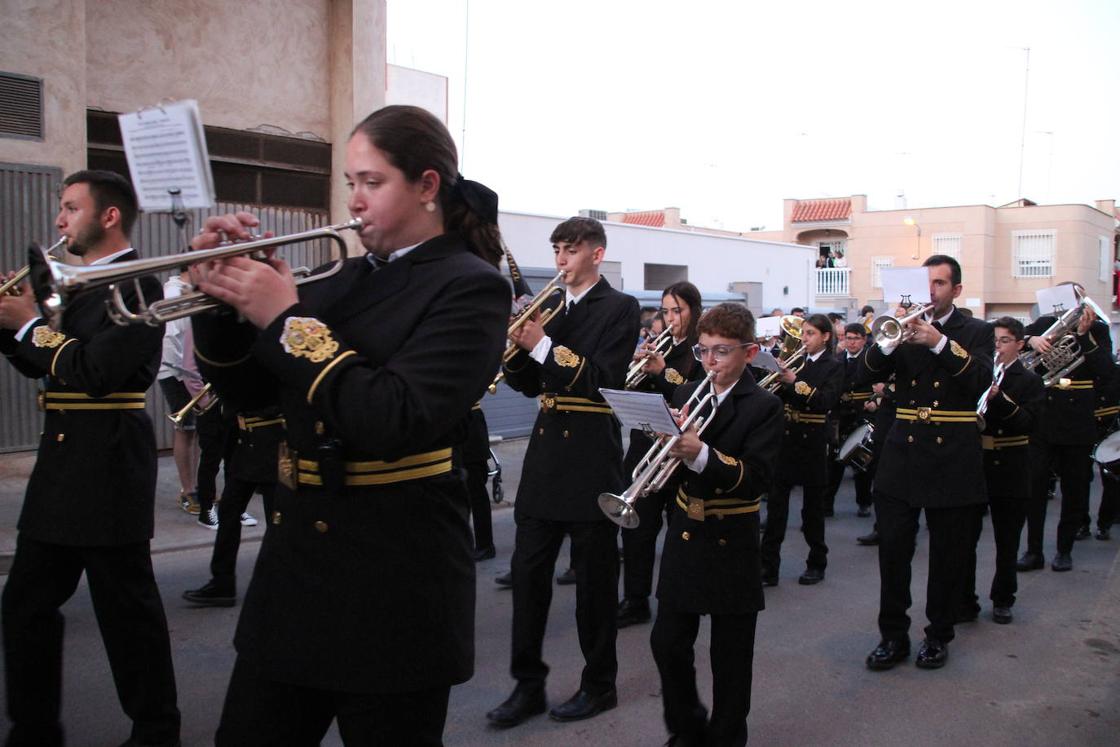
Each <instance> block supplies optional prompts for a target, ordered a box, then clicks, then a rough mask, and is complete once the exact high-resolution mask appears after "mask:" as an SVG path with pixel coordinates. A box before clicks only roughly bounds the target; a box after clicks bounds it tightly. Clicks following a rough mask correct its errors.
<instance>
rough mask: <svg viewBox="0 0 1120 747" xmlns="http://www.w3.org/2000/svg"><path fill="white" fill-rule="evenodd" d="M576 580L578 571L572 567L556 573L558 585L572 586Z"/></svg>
mask: <svg viewBox="0 0 1120 747" xmlns="http://www.w3.org/2000/svg"><path fill="white" fill-rule="evenodd" d="M575 582H576V572H575V571H573V570H572V569H571V568H569V569H568V570H566V571H564V572H563V573H558V574H557V575H556V585H557V586H571V585H572V584H574V583H575Z"/></svg>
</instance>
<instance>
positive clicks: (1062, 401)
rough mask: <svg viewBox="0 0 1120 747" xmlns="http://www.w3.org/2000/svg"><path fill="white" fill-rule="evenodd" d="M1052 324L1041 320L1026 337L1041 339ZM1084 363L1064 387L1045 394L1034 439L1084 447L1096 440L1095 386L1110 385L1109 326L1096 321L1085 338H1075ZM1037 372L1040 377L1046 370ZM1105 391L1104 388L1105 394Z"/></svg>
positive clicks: (1081, 336)
mask: <svg viewBox="0 0 1120 747" xmlns="http://www.w3.org/2000/svg"><path fill="white" fill-rule="evenodd" d="M1054 321H1055V317H1053V316H1040V317H1039V318H1038V319H1035V320H1034V321H1033V322H1031V323H1030V325H1029V326H1028V327H1027V328H1026V330H1025V332H1026V334H1027V335H1028V336H1031V335H1040V334H1042V333H1043V332H1045V331H1046V330H1047V328H1049V327H1050V325H1051V324H1053V323H1054ZM1075 338H1076V339H1077V344H1078V346H1079V347H1080V348H1081V354H1082V355H1084V356H1085V362H1084V363H1082V364H1081V365H1080V366H1078V367H1077V368H1075V369H1073V371H1071V372H1070V373H1069V374H1068V375H1067V377H1066V378H1068V379H1069V381H1068V384H1067V385H1066V386H1062V385H1061V384H1055V385H1053V386H1051V387H1048V388H1047V390H1046V402H1045V403H1044V406H1043V408H1042V414H1041V415H1040V417H1039V420H1038V427H1037V428H1036V430H1035V437H1036V438H1037V439H1039V440H1040V441H1044V442H1046V443H1052V444H1065V445H1074V444H1078V445H1087V444H1092V443H1094V442H1095V441H1096V440H1097V421H1096V410H1097V409H1098V403H1097V396H1098V390H1097V383H1098V382H1102V383H1103V382H1106V381H1107V382H1110V383H1111V381H1112V378H1113V375H1114V370H1115V367H1114V365H1113V363H1112V335H1111V334H1109V331H1108V325H1107V324H1105V323H1104V322H1102V321H1100V320H1097V321H1094V322H1093V324H1092V326H1091V327H1090V328H1089V331H1088V332H1086V333H1085V334H1084V335H1075ZM1036 372H1037V373H1038V374H1039V375H1040V376H1041V375H1044V374H1045V372H1046V368H1045V367H1039V368H1038V369H1036ZM1107 389H1108V387H1106V390H1107Z"/></svg>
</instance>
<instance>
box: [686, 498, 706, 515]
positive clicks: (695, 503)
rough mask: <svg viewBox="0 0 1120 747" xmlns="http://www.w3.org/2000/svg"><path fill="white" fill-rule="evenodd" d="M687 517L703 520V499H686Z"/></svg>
mask: <svg viewBox="0 0 1120 747" xmlns="http://www.w3.org/2000/svg"><path fill="white" fill-rule="evenodd" d="M687 513H688V518H690V519H692V520H693V521H703V520H704V501H702V500H700V499H699V498H689V499H688V512H687Z"/></svg>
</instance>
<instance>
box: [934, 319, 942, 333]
mask: <svg viewBox="0 0 1120 747" xmlns="http://www.w3.org/2000/svg"><path fill="white" fill-rule="evenodd" d="M933 328H934V329H936V330H937V331H938V332H941V331H942V327H941V322H936V321H935V322H934V323H933Z"/></svg>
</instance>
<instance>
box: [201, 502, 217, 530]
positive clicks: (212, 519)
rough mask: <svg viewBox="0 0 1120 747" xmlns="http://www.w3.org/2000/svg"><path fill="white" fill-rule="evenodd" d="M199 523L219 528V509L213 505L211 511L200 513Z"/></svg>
mask: <svg viewBox="0 0 1120 747" xmlns="http://www.w3.org/2000/svg"><path fill="white" fill-rule="evenodd" d="M198 523H199V524H201V525H202V526H204V527H206V528H207V529H217V528H218V509H216V508H214V507H213V506H211V507H210V510H209V511H206V512H204V513H200V514H199V515H198Z"/></svg>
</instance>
